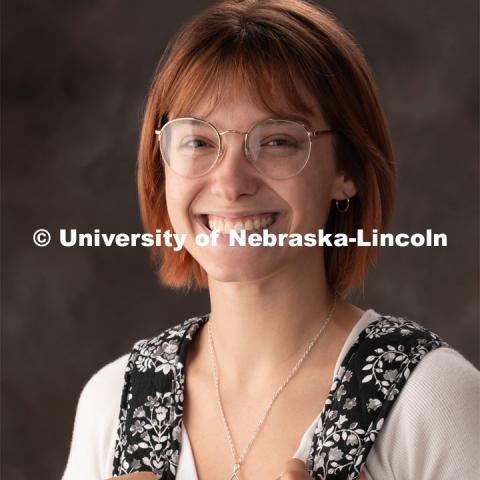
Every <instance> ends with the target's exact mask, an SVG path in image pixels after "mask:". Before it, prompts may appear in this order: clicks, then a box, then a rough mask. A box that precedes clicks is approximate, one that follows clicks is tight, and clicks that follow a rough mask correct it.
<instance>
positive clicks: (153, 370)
mask: <svg viewBox="0 0 480 480" xmlns="http://www.w3.org/2000/svg"><path fill="white" fill-rule="evenodd" d="M208 318H209V315H208V314H207V315H204V316H201V317H193V318H190V319H188V320H186V321H185V322H183V323H181V324H179V325H176V326H174V327H172V328H169V329H167V330H165V331H164V332H162V333H161V334H160V335H158V336H156V337H153V338H151V339H147V340H141V341H139V342H137V343H136V344H135V345H134V348H133V351H132V353H131V355H130V357H129V360H128V364H127V368H126V371H125V383H124V389H123V394H122V399H121V406H120V422H119V427H118V431H117V439H116V444H115V455H114V465H113V475H114V476H117V475H124V474H127V473H134V472H140V471H151V472H153V473H155V474H156V475H157V476H158V477H159V478H160V479H161V480H172V479H175V475H176V471H177V467H178V459H179V455H180V448H181V431H182V411H183V395H184V383H185V359H186V354H187V349H188V345H189V343H190V342H191V340H192V338H193V336H194V334H195V332H196V331H197V330H198V329H199V328H200V327H201V326H202V325H203V324H205V323H206V322H207V321H208ZM448 346H449V345H448V344H447V343H445V342H444V341H443V340H442V339H441V338H440V337H439V336H438V335H436V334H435V333H433V332H431V331H429V330H428V329H426V328H424V327H422V326H420V325H418V324H417V323H415V322H413V321H411V320H408V319H405V318H396V317H391V316H386V315H384V316H380V317H379V318H378V319H377V320H375V321H373V322H371V323H370V324H369V325H368V326H367V327H366V328H365V329H364V330H363V331H362V332H361V333H360V334H359V336H358V337H357V339H356V341H355V342H354V344H353V345H352V346H351V348H350V349H349V351H348V352H347V354H346V355H345V357H344V359H343V361H342V364H341V366H340V367H339V369H338V370H337V373H336V375H335V378H334V381H333V383H332V387H331V389H330V392H329V394H328V397H327V400H326V402H325V405H324V408H323V411H322V413H321V415H320V420H319V422H318V424H317V428H316V430H315V432H314V434H313V439H312V444H311V448H310V452H309V455H308V458H307V462H306V465H307V471H308V472H309V473H310V475H311V476H312V477H313V478H314V479H322V480H333V479H335V480H354V479H356V478H357V477H358V476H359V473H360V470H361V468H362V466H363V464H364V463H365V461H366V459H367V456H368V453H369V451H370V450H371V448H372V446H373V444H374V442H375V440H376V438H377V435H378V433H379V432H380V430H381V428H382V425H383V423H384V421H385V418H386V417H387V415H388V413H389V411H390V409H391V408H392V406H393V404H394V402H395V400H396V398H397V397H398V395H399V393H400V391H401V389H402V387H403V386H404V385H405V383H406V381H407V380H408V377H409V375H410V374H411V372H412V371H413V369H414V368H415V366H416V365H418V363H419V362H420V360H421V359H422V358H423V357H424V356H425V355H426V354H427V353H428V352H430V351H431V350H434V349H436V348H439V347H448Z"/></svg>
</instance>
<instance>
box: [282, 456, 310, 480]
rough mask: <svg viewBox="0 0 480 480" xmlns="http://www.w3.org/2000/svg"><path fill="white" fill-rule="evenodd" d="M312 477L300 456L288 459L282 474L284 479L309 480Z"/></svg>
mask: <svg viewBox="0 0 480 480" xmlns="http://www.w3.org/2000/svg"><path fill="white" fill-rule="evenodd" d="M311 478H312V477H310V475H309V474H308V472H307V470H306V467H305V463H304V462H302V461H301V460H299V459H298V458H291V459H290V460H288V462H287V463H286V464H285V467H284V469H283V472H282V476H281V479H282V480H308V479H311Z"/></svg>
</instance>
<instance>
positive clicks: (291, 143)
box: [160, 119, 310, 179]
mask: <svg viewBox="0 0 480 480" xmlns="http://www.w3.org/2000/svg"><path fill="white" fill-rule="evenodd" d="M160 141H161V143H160V148H161V153H162V156H163V159H164V160H165V162H166V163H167V164H168V165H169V166H170V168H172V170H174V171H175V172H176V173H178V174H179V175H183V176H185V177H198V176H200V175H203V174H205V173H206V172H208V170H210V168H212V167H213V165H214V164H215V162H216V160H217V158H218V157H219V155H220V151H221V140H220V134H219V133H218V132H217V130H216V129H215V128H214V127H213V126H212V125H210V124H209V123H207V122H204V121H202V120H197V119H179V120H178V121H172V122H170V123H168V124H166V125H165V126H164V128H163V129H162V134H161V137H160ZM246 155H247V159H248V160H249V161H250V162H251V163H252V165H253V166H254V167H255V168H256V169H257V170H258V171H259V172H260V173H261V174H263V175H265V176H267V177H270V178H278V179H280V178H288V177H291V176H294V175H296V174H297V173H299V172H300V171H301V169H302V168H303V167H304V166H305V164H306V163H307V160H308V157H309V155H310V138H309V135H308V132H307V131H306V129H305V128H304V127H303V126H302V125H300V124H298V123H296V122H292V121H289V120H266V121H264V122H261V123H258V124H257V125H255V127H253V129H252V130H250V132H249V133H248V135H247V144H246Z"/></svg>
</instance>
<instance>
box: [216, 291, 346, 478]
mask: <svg viewBox="0 0 480 480" xmlns="http://www.w3.org/2000/svg"><path fill="white" fill-rule="evenodd" d="M336 306H337V293H336V292H335V294H334V297H333V304H332V307H331V308H330V312H329V313H328V315H327V318H326V320H325V322H324V323H323V325H322V327H321V328H320V330H319V332H318V333H317V334H316V335H315V337H314V338H313V340H312V341H311V342H310V344H309V345H308V347H307V349H306V350H305V352H304V353H303V355H302V356H301V357H300V360H298V362H297V363H296V364H295V366H294V367H293V369H292V371H291V372H290V373H289V375H288V376H287V378H286V379H285V381H284V382H283V383H282V384H281V385H280V387H278V389H277V391H276V392H275V395H274V396H273V398H272V399H271V400H270V403H269V404H268V407H267V409H266V410H265V413H264V414H263V416H262V418H261V419H260V421H259V422H258V424H257V427H256V428H255V431H254V432H253V434H252V436H251V438H250V441H249V442H248V444H247V446H246V447H245V448H244V450H243V452H242V453H241V455H240V456H238V455H237V451H236V449H235V445H234V444H233V439H232V432H231V431H230V427H229V425H228V422H227V419H226V417H225V411H224V410H223V405H222V400H221V398H220V385H219V381H218V367H217V361H216V355H215V347H214V343H213V335H212V330H211V328H210V322H207V328H208V343H209V350H210V357H211V361H212V366H213V378H214V381H215V387H216V394H217V403H218V407H219V409H220V413H221V414H222V420H223V424H224V426H225V431H226V433H227V438H228V443H229V444H230V451H231V452H232V456H233V461H234V463H233V469H232V474H231V476H230V477H229V480H240V477H239V476H238V475H239V470H240V467H241V466H242V463H243V461H244V460H245V457H246V455H247V453H248V451H249V450H250V447H251V446H252V444H253V442H254V441H255V439H256V437H257V435H258V432H259V431H260V429H261V428H262V425H263V423H264V422H265V420H266V418H267V416H268V414H269V413H270V410H271V408H272V406H273V403H274V402H275V400H276V399H277V397H278V396H279V395H280V393H281V392H282V390H283V389H284V388H285V387H286V386H287V384H288V382H289V381H290V379H291V378H292V377H293V376H294V375H295V373H296V372H297V370H298V369H299V368H300V365H301V364H302V363H303V361H304V360H305V358H307V355H308V354H309V353H310V350H312V348H313V347H314V345H315V343H316V342H317V340H318V339H319V338H320V335H321V334H322V333H323V331H324V330H325V327H326V326H327V325H328V323H329V322H330V320H331V318H332V317H333V314H334V312H335V308H336Z"/></svg>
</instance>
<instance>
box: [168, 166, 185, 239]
mask: <svg viewBox="0 0 480 480" xmlns="http://www.w3.org/2000/svg"><path fill="white" fill-rule="evenodd" d="M189 198H190V195H189V188H188V185H186V184H185V180H184V179H181V178H179V177H176V176H174V175H171V174H168V173H166V174H165V199H166V203H167V211H168V216H169V218H170V221H171V223H172V225H173V228H174V230H175V232H178V233H180V232H181V231H183V230H185V223H186V221H187V218H188V207H189V203H190V201H189Z"/></svg>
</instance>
